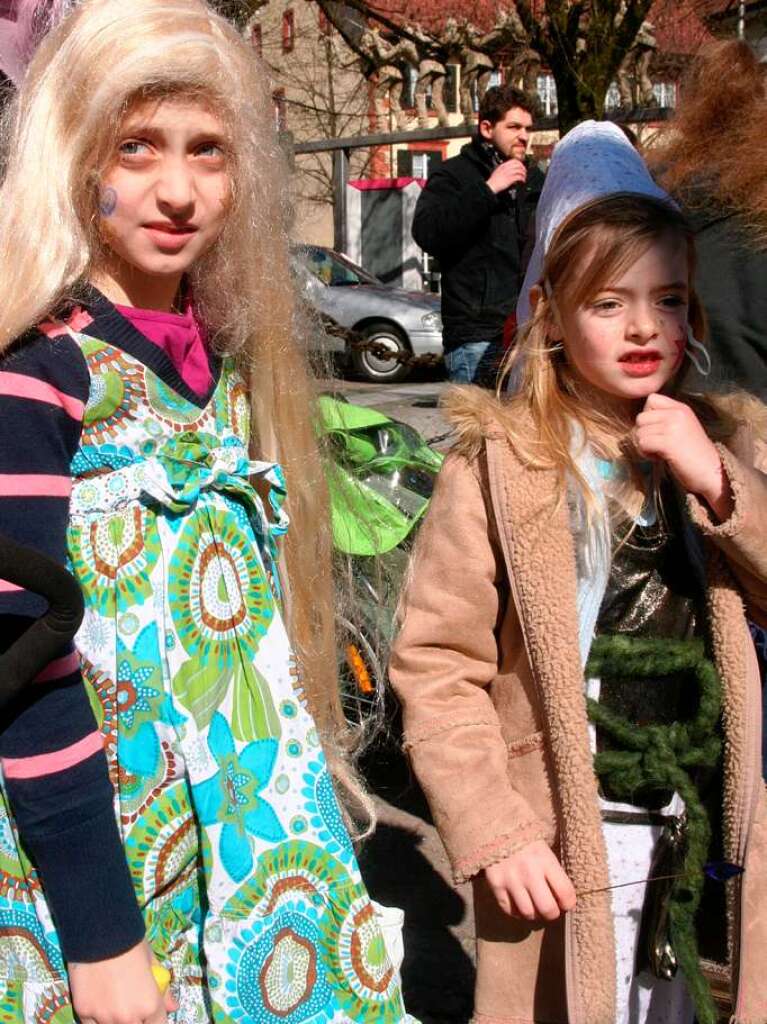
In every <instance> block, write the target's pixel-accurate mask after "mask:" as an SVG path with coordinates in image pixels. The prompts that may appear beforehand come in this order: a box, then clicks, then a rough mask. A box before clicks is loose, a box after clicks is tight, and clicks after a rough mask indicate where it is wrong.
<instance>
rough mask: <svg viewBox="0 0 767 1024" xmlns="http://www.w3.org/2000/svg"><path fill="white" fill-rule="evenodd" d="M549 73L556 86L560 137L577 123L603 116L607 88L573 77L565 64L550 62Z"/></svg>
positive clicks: (568, 65) (599, 118)
mask: <svg viewBox="0 0 767 1024" xmlns="http://www.w3.org/2000/svg"><path fill="white" fill-rule="evenodd" d="M551 73H552V75H553V76H554V81H555V82H556V86H557V108H558V120H559V131H560V134H561V135H564V134H565V132H569V131H570V129H571V128H573V127H574V126H575V125H576V124H578V122H579V121H586V120H588V119H590V118H592V119H594V120H595V121H600V120H601V119H602V118H603V117H604V116H605V97H606V94H607V86H606V85H603V84H601V83H595V82H594V81H593V80H592V81H589V80H588V79H587V80H586V81H584V80H583V79H582V78H581V77H580V76H578V75H574V74H573V70H572V67H571V66H570V64H568V63H566V62H562V63H561V64H560V63H559V61H551Z"/></svg>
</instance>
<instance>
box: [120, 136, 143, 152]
mask: <svg viewBox="0 0 767 1024" xmlns="http://www.w3.org/2000/svg"><path fill="white" fill-rule="evenodd" d="M146 149H147V144H146V142H141V141H140V140H139V139H126V140H125V142H121V143H120V152H121V153H122V154H124V155H125V156H137V155H138V154H139V153H141V152H143V151H145V150H146Z"/></svg>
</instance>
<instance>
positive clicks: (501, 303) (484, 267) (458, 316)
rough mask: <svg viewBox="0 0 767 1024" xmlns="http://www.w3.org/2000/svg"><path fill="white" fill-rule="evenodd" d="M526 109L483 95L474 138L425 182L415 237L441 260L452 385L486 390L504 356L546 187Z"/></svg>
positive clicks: (514, 100)
mask: <svg viewBox="0 0 767 1024" xmlns="http://www.w3.org/2000/svg"><path fill="white" fill-rule="evenodd" d="M532 111H533V104H532V101H531V100H529V99H528V98H527V97H526V96H525V94H524V93H522V92H520V90H518V89H515V88H514V87H512V86H508V85H506V86H495V87H493V88H491V89H488V90H487V92H486V93H485V95H484V97H483V98H482V102H481V104H480V108H479V121H478V127H477V134H476V135H475V136H474V137H473V138H472V140H471V142H470V143H468V144H467V145H465V146H464V147H463V148H462V150H461V152H460V153H459V155H458V156H455V157H452V158H451V159H450V160H446V161H445V163H443V164H441V165H440V166H439V167H438V168H437V169H436V170H435V171H434V172H433V173H432V174H431V175H430V177H429V180H428V181H427V183H426V186H425V188H424V190H423V192H422V193H421V196H420V198H419V200H418V204H417V206H416V210H415V217H414V219H413V238H414V239H415V241H416V243H417V244H418V245H419V246H420V247H421V248H422V249H423V250H424V251H425V252H427V253H429V255H431V256H434V257H436V258H437V259H438V260H439V266H440V271H441V275H442V277H441V283H442V325H443V344H444V348H445V363H446V365H447V371H448V376H449V378H450V379H451V380H452V381H455V382H460V383H476V384H483V385H485V386H492V385H493V383H494V379H495V375H496V371H497V366H498V362H499V360H500V358H501V356H502V354H503V336H504V324H505V323H506V320H507V318H508V317H509V316H510V315H511V314H512V313H513V312H514V309H515V306H516V303H517V295H518V293H519V288H520V285H521V283H522V280H523V278H524V272H525V265H524V263H525V259H524V257H525V253H526V250H527V248H528V247H527V238H528V232H529V231H531V230H532V214H533V212H534V210H535V205H536V203H537V202H538V197H539V195H540V192H541V188H542V187H543V180H544V175H543V173H542V172H541V170H540V169H539V168H538V167H537V166H535V165H534V164H530V163H529V162H528V160H527V147H528V142H529V138H530V129H531V127H532V123H533V114H532Z"/></svg>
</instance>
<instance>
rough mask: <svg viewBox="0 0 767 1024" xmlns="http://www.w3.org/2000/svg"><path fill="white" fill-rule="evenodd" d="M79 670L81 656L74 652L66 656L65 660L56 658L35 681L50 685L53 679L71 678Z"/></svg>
mask: <svg viewBox="0 0 767 1024" xmlns="http://www.w3.org/2000/svg"><path fill="white" fill-rule="evenodd" d="M79 668H80V655H79V654H78V653H77V651H72V653H71V654H65V655H64V657H63V658H56V660H55V661H52V662H51V663H50V665H48V666H47V667H46V668H44V669H43V670H42V672H40V673H39V674H38V675H36V676H35V680H34V681H35V682H36V683H49V682H50V681H51V680H52V679H63V678H64V677H65V676H71V675H72V673H73V672H76V671H77V670H78V669H79Z"/></svg>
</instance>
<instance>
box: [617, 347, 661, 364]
mask: <svg viewBox="0 0 767 1024" xmlns="http://www.w3.org/2000/svg"><path fill="white" fill-rule="evenodd" d="M662 358H663V353H662V352H659V351H658V349H657V348H635V349H632V351H631V352H624V354H623V355H622V356H621V357H620V359H619V360H618V362H619V363H649V362H652V361H653V360H654V359H662Z"/></svg>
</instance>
